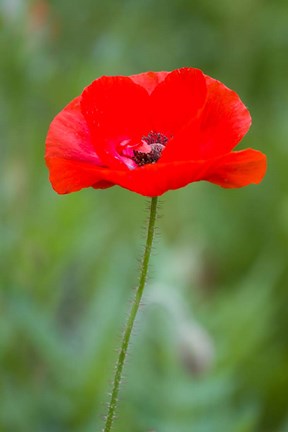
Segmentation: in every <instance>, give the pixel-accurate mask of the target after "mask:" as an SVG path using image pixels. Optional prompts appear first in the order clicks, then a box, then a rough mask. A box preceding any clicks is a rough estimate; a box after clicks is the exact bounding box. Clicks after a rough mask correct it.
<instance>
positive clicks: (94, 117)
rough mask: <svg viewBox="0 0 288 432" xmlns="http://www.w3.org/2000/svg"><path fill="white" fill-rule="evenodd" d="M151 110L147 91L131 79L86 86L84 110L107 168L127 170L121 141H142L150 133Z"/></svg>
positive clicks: (98, 151)
mask: <svg viewBox="0 0 288 432" xmlns="http://www.w3.org/2000/svg"><path fill="white" fill-rule="evenodd" d="M148 108H149V95H148V93H147V91H146V90H145V89H144V88H143V87H141V86H140V85H138V84H136V83H135V82H133V81H132V80H131V79H130V78H128V77H124V76H118V77H106V76H104V77H102V78H99V79H97V80H95V81H94V82H93V83H92V84H91V85H90V86H88V87H86V89H85V90H84V92H83V93H82V95H81V110H82V113H83V115H84V117H85V119H86V121H87V123H88V126H89V129H90V132H91V137H92V140H93V144H94V146H95V149H96V151H97V153H98V154H99V155H100V157H101V159H102V160H103V162H104V163H105V164H106V165H108V166H110V167H111V168H112V167H113V168H120V169H121V168H122V169H124V168H126V165H125V164H124V162H123V160H122V159H121V157H120V155H119V154H118V152H117V147H118V146H119V145H120V143H121V141H124V140H127V139H129V140H130V139H131V140H137V139H138V140H139V139H140V138H141V136H142V135H143V134H145V133H147V132H148V131H149V127H148V125H149V109H148ZM127 169H128V168H127Z"/></svg>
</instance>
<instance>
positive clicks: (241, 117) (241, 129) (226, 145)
mask: <svg viewBox="0 0 288 432" xmlns="http://www.w3.org/2000/svg"><path fill="white" fill-rule="evenodd" d="M205 79H206V84H207V100H206V103H205V107H204V109H203V110H202V112H201V114H200V115H199V117H197V118H192V119H191V120H190V122H189V123H187V124H186V125H185V126H184V127H183V128H182V129H180V130H179V131H178V132H177V133H176V134H175V136H174V137H173V138H172V140H171V141H170V142H169V143H168V145H167V147H166V149H165V151H164V152H163V156H162V158H163V162H169V161H173V160H185V159H193V160H197V159H210V158H213V157H216V156H219V155H221V154H226V153H228V152H230V151H231V150H232V149H233V148H234V147H235V146H236V145H237V144H238V143H239V142H240V141H241V139H242V138H243V136H244V135H245V134H246V133H247V132H248V130H249V128H250V126H251V116H250V114H249V111H248V109H247V108H246V107H245V105H244V104H243V102H242V101H241V99H240V98H239V96H238V95H237V93H235V92H234V91H232V90H230V89H228V88H227V87H226V86H225V85H224V84H222V83H221V82H219V81H217V80H214V79H212V78H210V77H207V76H205ZM162 158H161V159H162Z"/></svg>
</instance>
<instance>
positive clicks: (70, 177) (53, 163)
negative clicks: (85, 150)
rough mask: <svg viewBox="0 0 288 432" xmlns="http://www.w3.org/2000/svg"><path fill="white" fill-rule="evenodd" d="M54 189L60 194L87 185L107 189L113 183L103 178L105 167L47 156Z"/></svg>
mask: <svg viewBox="0 0 288 432" xmlns="http://www.w3.org/2000/svg"><path fill="white" fill-rule="evenodd" d="M46 164H47V166H48V168H49V172H50V181H51V184H52V187H53V189H54V190H55V191H56V192H58V193H59V194H66V193H70V192H76V191H79V190H80V189H83V188H87V187H90V186H92V187H95V188H99V189H105V188H107V187H110V186H113V184H112V183H111V182H109V181H107V180H105V179H103V176H102V173H103V170H104V171H106V170H105V168H100V167H98V166H97V165H94V164H91V163H87V162H83V161H78V160H71V159H63V158H55V157H53V158H49V157H47V158H46Z"/></svg>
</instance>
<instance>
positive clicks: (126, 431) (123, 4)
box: [0, 0, 288, 432]
mask: <svg viewBox="0 0 288 432" xmlns="http://www.w3.org/2000/svg"><path fill="white" fill-rule="evenodd" d="M287 17H288V3H287V1H284V0H273V1H267V0H266V1H264V0H263V1H260V0H258V1H257V0H233V1H231V0H219V1H212V0H210V1H209V0H195V1H192V0H166V1H164V0H158V1H152V0H129V1H128V0H127V1H121V0H117V1H116V0H106V1H100V0H81V1H75V0H57V1H56V0H54V1H52V0H51V1H47V0H46V1H44V0H42V1H40V0H39V1H34V2H33V1H31V2H29V1H27V0H26V1H24V0H22V1H21V0H0V31H1V37H0V64H1V67H0V83H1V87H0V134H1V137H0V146H1V159H0V168H1V172H0V175H1V182H0V199H1V208H0V211H1V227H0V237H1V244H0V251H1V252H0V269H1V275H0V284H1V291H0V431H1V432H2V431H3V432H26V431H27V432H38V431H39V432H66V431H67V432H76V431H77V432H90V431H91V432H92V431H95V432H96V431H99V432H100V431H101V428H102V425H103V422H102V418H103V415H104V414H105V412H106V405H107V400H108V396H107V395H108V392H109V389H110V383H111V379H112V375H113V364H114V362H115V358H116V355H117V352H116V348H117V347H118V346H119V343H120V338H121V332H122V329H123V325H124V322H125V319H126V317H127V311H128V308H129V305H130V299H131V295H132V292H133V289H134V288H135V286H136V284H137V278H138V276H137V273H138V270H139V260H140V259H141V254H142V250H143V246H144V239H145V231H144V227H145V221H146V219H147V216H148V214H147V204H148V200H147V199H145V198H143V197H142V196H140V195H136V194H133V193H131V192H129V191H126V190H124V189H121V188H119V187H115V188H112V189H109V190H105V191H95V190H93V189H86V190H83V191H81V192H79V193H75V194H71V195H66V196H58V195H57V194H55V193H54V192H53V191H52V189H51V186H50V184H49V182H48V175H47V170H46V168H45V165H44V161H43V153H44V142H45V135H46V132H47V129H48V126H49V123H50V122H51V120H52V118H53V117H54V116H55V115H56V113H57V112H58V111H60V110H61V109H62V108H63V107H64V106H65V105H66V104H67V103H68V102H69V101H70V100H71V99H72V98H73V97H75V96H77V95H78V94H80V93H81V91H82V89H83V87H84V86H86V85H88V84H89V83H90V82H91V81H92V80H93V79H95V78H97V77H99V76H101V75H102V74H106V75H119V74H126V75H129V74H135V73H138V72H143V71H147V70H172V69H175V68H177V67H181V66H193V67H199V68H201V69H202V70H203V71H204V72H205V73H206V74H208V75H211V76H213V77H214V78H217V79H219V80H221V81H222V82H224V83H225V84H226V85H227V86H229V87H230V88H232V89H234V90H236V91H237V92H238V93H239V94H240V95H241V98H242V99H243V101H244V102H245V104H246V105H247V106H248V107H249V109H250V111H251V114H252V117H253V126H252V128H251V130H250V132H249V134H248V135H247V136H246V137H245V139H244V141H243V143H242V144H241V146H240V148H244V147H254V148H257V149H259V150H262V151H263V152H265V153H266V154H267V156H268V164H269V165H268V172H267V175H266V177H265V179H264V181H263V182H262V183H261V185H258V186H249V187H247V188H243V189H239V190H224V189H221V188H219V187H217V186H215V185H212V184H209V183H204V182H203V183H195V184H191V185H189V186H187V187H186V188H183V189H181V190H177V191H173V192H169V193H167V194H165V195H164V196H163V197H162V198H161V209H160V216H161V218H159V221H158V234H157V239H156V242H155V248H154V253H153V257H152V265H151V271H150V280H149V284H148V285H147V287H146V290H145V298H144V300H143V307H142V308H141V312H140V314H139V317H138V319H137V323H136V327H135V331H134V333H133V341H132V344H131V347H130V351H129V356H128V361H127V364H126V368H125V377H124V380H123V386H122V390H121V397H120V406H119V412H118V417H117V423H115V429H114V430H115V432H116V431H117V432H152V431H153V432H287V431H288V313H287V304H288V280H287V279H288V277H287V276H288V266H287V245H288V181H287V175H288V168H287V166H288V165H287V164H288V143H287V136H288V109H287V107H288V55H287V52H288V31H287V28H288V19H287Z"/></svg>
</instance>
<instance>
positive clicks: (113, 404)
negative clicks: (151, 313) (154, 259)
mask: <svg viewBox="0 0 288 432" xmlns="http://www.w3.org/2000/svg"><path fill="white" fill-rule="evenodd" d="M156 213H157V197H154V198H152V199H151V206H150V217H149V225H148V231H147V240H146V246H145V252H144V257H143V261H142V266H141V273H140V280H139V285H138V288H137V291H136V295H135V298H134V301H133V303H132V307H131V311H130V314H129V317H128V321H127V324H126V327H125V331H124V334H123V339H122V344H121V350H120V353H119V357H118V360H117V364H116V371H115V376H114V381H113V388H112V393H111V399H110V403H109V408H108V414H107V417H106V423H105V427H104V429H103V432H110V431H111V428H112V425H113V421H114V419H115V411H116V408H117V403H118V394H119V387H120V383H121V377H122V372H123V366H124V362H125V358H126V355H127V349H128V346H129V340H130V337H131V332H132V329H133V325H134V321H135V318H136V315H137V312H138V309H139V305H140V302H141V298H142V294H143V290H144V287H145V283H146V278H147V272H148V265H149V259H150V254H151V249H152V243H153V237H154V229H155V221H156Z"/></svg>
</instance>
